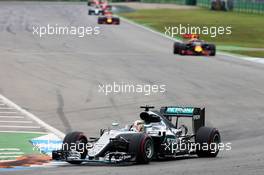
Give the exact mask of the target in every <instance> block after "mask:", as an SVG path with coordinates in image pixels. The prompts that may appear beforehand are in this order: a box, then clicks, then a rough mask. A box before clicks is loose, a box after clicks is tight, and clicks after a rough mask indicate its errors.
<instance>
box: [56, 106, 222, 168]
mask: <svg viewBox="0 0 264 175" xmlns="http://www.w3.org/2000/svg"><path fill="white" fill-rule="evenodd" d="M141 108H144V109H145V110H144V111H143V112H141V113H140V120H136V121H135V122H134V124H133V125H127V126H126V127H125V128H117V127H118V124H117V123H113V124H112V126H113V127H115V128H112V129H101V130H100V137H96V138H94V137H91V138H87V137H86V136H85V135H84V134H83V133H82V132H71V133H68V134H67V135H66V136H65V138H64V140H63V145H62V149H61V150H54V151H53V152H52V159H53V160H60V161H66V162H69V163H71V164H80V163H82V162H103V163H121V162H136V163H141V164H145V163H148V162H149V161H151V160H152V159H166V158H167V157H178V156H182V155H193V154H196V155H198V157H216V156H217V154H218V152H219V148H218V146H217V145H218V144H219V143H220V142H221V139H220V133H219V131H218V130H217V129H216V128H210V127H205V126H204V123H205V109H204V108H197V107H178V106H166V107H162V108H161V109H160V111H154V110H150V109H152V108H154V107H151V106H142V107H141ZM183 118H184V119H187V120H188V121H190V123H191V126H190V127H191V129H190V128H188V127H187V125H185V124H181V122H180V120H181V119H183ZM173 121H175V123H174V122H173ZM197 145H198V146H197ZM201 145H207V147H204V146H201ZM208 145H209V146H208ZM212 145H213V146H212Z"/></svg>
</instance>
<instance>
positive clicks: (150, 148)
mask: <svg viewBox="0 0 264 175" xmlns="http://www.w3.org/2000/svg"><path fill="white" fill-rule="evenodd" d="M125 137H126V138H127V139H128V140H129V150H128V152H129V153H133V154H135V158H136V162H137V163H138V164H147V163H149V161H151V159H152V158H153V155H154V143H153V140H152V138H151V137H149V136H148V135H146V134H144V133H137V134H133V135H127V136H125Z"/></svg>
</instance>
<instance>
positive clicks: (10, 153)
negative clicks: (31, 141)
mask: <svg viewBox="0 0 264 175" xmlns="http://www.w3.org/2000/svg"><path fill="white" fill-rule="evenodd" d="M23 154H25V153H24V152H0V155H23Z"/></svg>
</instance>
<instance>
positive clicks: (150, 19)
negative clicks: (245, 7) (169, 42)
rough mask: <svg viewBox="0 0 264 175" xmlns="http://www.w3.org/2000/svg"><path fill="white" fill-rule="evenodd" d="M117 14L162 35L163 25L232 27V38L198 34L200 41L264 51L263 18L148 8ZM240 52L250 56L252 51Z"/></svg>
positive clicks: (204, 10)
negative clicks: (263, 49) (262, 49)
mask: <svg viewBox="0 0 264 175" xmlns="http://www.w3.org/2000/svg"><path fill="white" fill-rule="evenodd" d="M120 15H121V16H123V17H125V18H128V19H131V20H133V21H135V22H137V23H140V24H143V25H145V26H148V27H151V28H153V29H155V30H158V31H160V32H162V33H165V26H166V27H168V26H179V24H181V25H183V26H188V24H189V25H190V26H200V27H203V26H206V27H211V26H223V27H227V26H231V27H232V34H231V35H218V36H217V37H214V38H213V37H210V36H209V35H201V38H202V39H204V40H206V41H208V42H213V43H215V44H216V45H218V46H220V45H221V46H222V45H224V46H226V45H230V46H240V47H250V48H264V22H263V15H257V14H244V13H237V12H219V11H210V10H208V9H195V10H193V9H192V10H179V9H177V10H175V9H150V10H149V9H148V10H138V11H136V12H132V13H121V14H120ZM178 37H180V36H178ZM243 53H245V54H251V51H247V52H243ZM262 53H263V52H260V56H262V57H264V54H262ZM253 55H254V54H253Z"/></svg>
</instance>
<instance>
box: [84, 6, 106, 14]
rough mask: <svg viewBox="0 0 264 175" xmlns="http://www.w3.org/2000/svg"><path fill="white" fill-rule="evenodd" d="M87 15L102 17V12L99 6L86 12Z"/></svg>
mask: <svg viewBox="0 0 264 175" xmlns="http://www.w3.org/2000/svg"><path fill="white" fill-rule="evenodd" d="M88 15H104V10H103V9H102V8H100V7H99V6H97V7H94V8H91V9H89V10H88Z"/></svg>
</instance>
